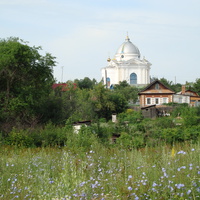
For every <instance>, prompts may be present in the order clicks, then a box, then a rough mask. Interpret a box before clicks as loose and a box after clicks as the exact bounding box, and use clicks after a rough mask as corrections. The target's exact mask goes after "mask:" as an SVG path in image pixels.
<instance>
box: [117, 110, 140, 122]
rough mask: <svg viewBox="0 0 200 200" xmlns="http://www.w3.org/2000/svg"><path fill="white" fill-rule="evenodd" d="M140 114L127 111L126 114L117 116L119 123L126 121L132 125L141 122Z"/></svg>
mask: <svg viewBox="0 0 200 200" xmlns="http://www.w3.org/2000/svg"><path fill="white" fill-rule="evenodd" d="M142 118H143V117H142V114H141V112H137V111H134V110H132V109H128V110H127V111H126V112H123V113H120V114H119V115H118V120H119V122H120V123H123V122H125V121H127V122H128V123H131V124H134V123H139V122H140V121H141V120H142Z"/></svg>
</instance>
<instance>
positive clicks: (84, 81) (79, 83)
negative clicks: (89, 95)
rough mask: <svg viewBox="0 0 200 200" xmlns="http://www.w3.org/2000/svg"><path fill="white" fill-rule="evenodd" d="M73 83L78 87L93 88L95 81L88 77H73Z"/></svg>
mask: <svg viewBox="0 0 200 200" xmlns="http://www.w3.org/2000/svg"><path fill="white" fill-rule="evenodd" d="M74 83H76V84H77V86H78V87H79V88H80V89H93V88H94V86H95V85H96V83H97V81H96V80H95V79H93V80H90V78H88V77H85V78H84V79H80V80H78V79H75V80H74Z"/></svg>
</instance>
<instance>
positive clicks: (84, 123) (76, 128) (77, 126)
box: [73, 120, 91, 133]
mask: <svg viewBox="0 0 200 200" xmlns="http://www.w3.org/2000/svg"><path fill="white" fill-rule="evenodd" d="M90 125H91V121H90V120H88V121H79V122H74V123H73V127H74V132H75V133H79V130H80V129H81V127H82V126H86V127H87V126H90Z"/></svg>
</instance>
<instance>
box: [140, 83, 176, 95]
mask: <svg viewBox="0 0 200 200" xmlns="http://www.w3.org/2000/svg"><path fill="white" fill-rule="evenodd" d="M156 83H158V84H159V85H161V86H162V87H161V88H159V89H156V88H154V87H152V86H153V85H155V84H156ZM163 93H165V94H174V93H175V92H174V91H173V90H172V89H170V88H168V87H167V86H166V85H164V84H163V83H162V82H160V81H159V80H155V81H153V82H152V83H150V84H149V85H148V86H147V87H146V88H144V89H143V90H142V91H141V92H139V93H138V94H139V95H140V94H163Z"/></svg>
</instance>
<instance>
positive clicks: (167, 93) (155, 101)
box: [138, 80, 175, 107]
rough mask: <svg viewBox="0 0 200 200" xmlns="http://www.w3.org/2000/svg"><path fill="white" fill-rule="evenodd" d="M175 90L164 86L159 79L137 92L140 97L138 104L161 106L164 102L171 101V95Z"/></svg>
mask: <svg viewBox="0 0 200 200" xmlns="http://www.w3.org/2000/svg"><path fill="white" fill-rule="evenodd" d="M174 94H175V92H174V91H173V90H171V89H170V88H168V87H167V86H165V85H164V84H163V83H162V82H160V81H159V80H155V81H153V82H152V83H150V84H149V85H148V86H147V87H146V88H145V89H143V90H142V91H141V92H139V93H138V95H139V99H140V106H141V107H145V106H151V105H156V107H158V106H162V104H164V103H170V102H173V95H174Z"/></svg>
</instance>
